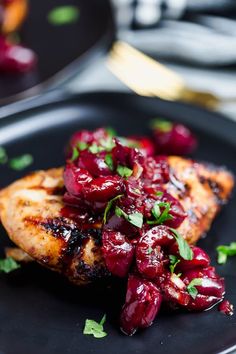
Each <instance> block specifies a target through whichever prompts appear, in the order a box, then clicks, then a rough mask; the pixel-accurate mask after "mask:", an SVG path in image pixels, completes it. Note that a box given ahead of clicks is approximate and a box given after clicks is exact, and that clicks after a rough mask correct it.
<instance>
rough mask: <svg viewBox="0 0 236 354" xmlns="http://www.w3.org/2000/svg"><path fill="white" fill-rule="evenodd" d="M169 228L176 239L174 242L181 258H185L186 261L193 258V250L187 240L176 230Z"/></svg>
mask: <svg viewBox="0 0 236 354" xmlns="http://www.w3.org/2000/svg"><path fill="white" fill-rule="evenodd" d="M170 230H171V231H172V232H173V235H174V237H175V239H176V242H177V244H178V247H179V254H180V256H181V257H182V258H183V259H186V260H188V261H191V260H192V259H193V251H192V249H191V248H190V246H189V244H188V243H187V241H186V240H185V239H184V238H183V236H181V235H180V234H179V233H178V231H177V230H175V229H172V228H170Z"/></svg>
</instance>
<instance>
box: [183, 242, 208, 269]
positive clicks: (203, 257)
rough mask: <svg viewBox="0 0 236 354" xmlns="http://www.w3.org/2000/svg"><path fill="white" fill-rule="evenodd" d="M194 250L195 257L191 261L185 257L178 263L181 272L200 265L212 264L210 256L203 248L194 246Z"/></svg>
mask: <svg viewBox="0 0 236 354" xmlns="http://www.w3.org/2000/svg"><path fill="white" fill-rule="evenodd" d="M191 248H192V251H193V259H192V260H191V261H187V260H185V259H181V261H180V263H178V265H177V269H178V271H180V272H185V271H187V270H190V269H195V268H198V267H203V268H205V267H208V266H209V265H210V257H209V256H208V255H207V254H206V252H204V251H203V250H202V249H201V248H199V247H196V246H192V247H191Z"/></svg>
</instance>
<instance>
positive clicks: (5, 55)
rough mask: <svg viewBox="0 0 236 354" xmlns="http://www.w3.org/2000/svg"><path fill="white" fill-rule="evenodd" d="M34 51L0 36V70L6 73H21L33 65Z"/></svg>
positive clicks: (34, 61)
mask: <svg viewBox="0 0 236 354" xmlns="http://www.w3.org/2000/svg"><path fill="white" fill-rule="evenodd" d="M36 62H37V58H36V55H35V53H34V52H33V51H32V50H31V49H28V48H25V47H23V46H21V45H19V44H11V43H9V42H8V41H7V40H6V38H4V37H2V36H0V71H2V72H6V73H23V72H26V71H30V70H31V69H33V67H35V65H36Z"/></svg>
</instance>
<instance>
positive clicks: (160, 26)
mask: <svg viewBox="0 0 236 354" xmlns="http://www.w3.org/2000/svg"><path fill="white" fill-rule="evenodd" d="M112 1H113V4H114V7H115V13H116V18H117V23H118V29H119V34H120V36H121V37H122V39H125V40H127V41H128V42H130V44H131V45H134V46H136V47H137V48H138V49H140V50H144V51H145V52H147V53H148V54H151V55H153V56H156V57H157V59H164V60H172V61H173V60H174V61H176V60H177V61H180V62H185V63H186V62H188V63H190V64H194V65H203V66H227V65H236V0H112Z"/></svg>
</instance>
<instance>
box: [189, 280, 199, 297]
mask: <svg viewBox="0 0 236 354" xmlns="http://www.w3.org/2000/svg"><path fill="white" fill-rule="evenodd" d="M197 285H202V278H194V279H193V280H191V282H190V283H189V284H188V286H187V291H188V293H189V295H190V296H191V297H192V298H193V299H196V296H197V294H198V290H197V289H196V286H197Z"/></svg>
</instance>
